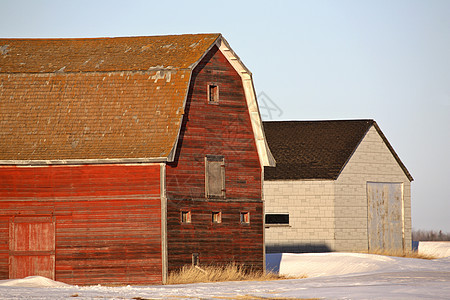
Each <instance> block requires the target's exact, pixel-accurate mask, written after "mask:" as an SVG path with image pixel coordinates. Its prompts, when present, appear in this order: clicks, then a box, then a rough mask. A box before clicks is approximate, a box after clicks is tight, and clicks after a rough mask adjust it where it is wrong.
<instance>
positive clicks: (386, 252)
mask: <svg viewBox="0 0 450 300" xmlns="http://www.w3.org/2000/svg"><path fill="white" fill-rule="evenodd" d="M369 254H377V255H385V256H396V257H407V258H420V259H436V258H437V257H435V256H432V255H427V254H420V253H418V252H415V251H401V250H399V251H393V250H392V251H390V250H375V251H370V252H369Z"/></svg>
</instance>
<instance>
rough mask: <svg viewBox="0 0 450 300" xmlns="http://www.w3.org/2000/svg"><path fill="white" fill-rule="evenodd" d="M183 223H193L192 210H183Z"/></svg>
mask: <svg viewBox="0 0 450 300" xmlns="http://www.w3.org/2000/svg"><path fill="white" fill-rule="evenodd" d="M181 223H183V224H189V223H191V211H189V210H182V211H181Z"/></svg>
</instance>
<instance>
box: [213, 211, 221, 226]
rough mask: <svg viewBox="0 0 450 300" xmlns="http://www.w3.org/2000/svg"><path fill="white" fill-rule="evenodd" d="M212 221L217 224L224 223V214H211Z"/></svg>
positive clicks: (216, 212)
mask: <svg viewBox="0 0 450 300" xmlns="http://www.w3.org/2000/svg"><path fill="white" fill-rule="evenodd" d="M211 221H212V222H213V223H215V224H219V223H222V213H221V212H220V211H213V212H212V213H211Z"/></svg>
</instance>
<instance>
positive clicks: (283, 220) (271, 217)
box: [266, 214, 289, 225]
mask: <svg viewBox="0 0 450 300" xmlns="http://www.w3.org/2000/svg"><path fill="white" fill-rule="evenodd" d="M266 224H281V225H289V214H266Z"/></svg>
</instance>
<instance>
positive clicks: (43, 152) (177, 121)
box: [0, 34, 220, 161]
mask: <svg viewBox="0 0 450 300" xmlns="http://www.w3.org/2000/svg"><path fill="white" fill-rule="evenodd" d="M219 37H220V35H219V34H197V35H175V36H153V37H125V38H94V39H0V141H1V143H0V160H2V161H45V160H51V161H56V160H61V161H64V160H86V159H94V160H95V159H140V158H156V159H161V158H162V159H164V158H166V159H167V157H169V155H170V153H171V152H172V151H173V149H174V145H176V140H177V136H178V132H179V129H180V125H181V121H182V117H183V114H184V111H183V109H184V101H185V99H186V95H187V92H188V88H189V81H190V75H191V71H192V68H193V66H195V65H196V63H198V61H199V60H200V59H201V58H202V57H203V56H204V55H205V54H206V52H207V51H208V50H209V49H210V48H211V47H212V46H213V45H214V43H215V42H216V40H217V39H218V38H219Z"/></svg>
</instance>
